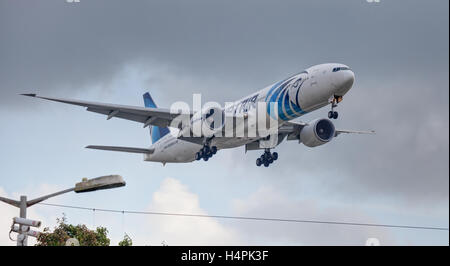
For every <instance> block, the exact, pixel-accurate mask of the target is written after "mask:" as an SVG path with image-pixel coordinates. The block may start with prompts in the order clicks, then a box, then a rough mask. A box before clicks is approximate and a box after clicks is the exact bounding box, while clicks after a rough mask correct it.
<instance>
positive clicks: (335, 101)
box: [328, 95, 342, 119]
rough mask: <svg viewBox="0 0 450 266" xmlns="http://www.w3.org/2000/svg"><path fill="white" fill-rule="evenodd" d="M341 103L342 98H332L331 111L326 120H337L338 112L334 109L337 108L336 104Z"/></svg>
mask: <svg viewBox="0 0 450 266" xmlns="http://www.w3.org/2000/svg"><path fill="white" fill-rule="evenodd" d="M340 101H342V96H336V95H334V96H333V99H332V100H331V101H330V102H331V111H329V112H328V118H329V119H337V118H338V112H336V111H334V108H335V107H337V104H338V103H339V102H340Z"/></svg>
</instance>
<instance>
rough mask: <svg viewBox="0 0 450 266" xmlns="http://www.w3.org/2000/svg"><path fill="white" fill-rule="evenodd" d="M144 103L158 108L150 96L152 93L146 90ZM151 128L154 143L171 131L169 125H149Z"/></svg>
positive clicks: (149, 106) (148, 106)
mask: <svg viewBox="0 0 450 266" xmlns="http://www.w3.org/2000/svg"><path fill="white" fill-rule="evenodd" d="M143 97H144V105H145V107H147V108H156V107H157V106H156V104H155V102H154V101H153V99H152V96H150V93H148V92H146V93H145V94H144V95H143ZM149 128H150V136H151V138H152V143H156V142H157V141H158V140H159V139H160V138H162V137H164V136H165V135H167V134H168V133H169V132H170V131H169V128H167V127H158V126H151V125H150V126H149Z"/></svg>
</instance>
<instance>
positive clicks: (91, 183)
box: [0, 175, 126, 246]
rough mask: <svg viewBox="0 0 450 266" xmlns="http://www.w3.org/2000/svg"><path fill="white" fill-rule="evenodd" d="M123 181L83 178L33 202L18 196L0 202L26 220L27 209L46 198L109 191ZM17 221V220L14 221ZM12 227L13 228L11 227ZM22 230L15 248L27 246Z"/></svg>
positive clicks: (112, 177) (109, 177) (115, 177)
mask: <svg viewBox="0 0 450 266" xmlns="http://www.w3.org/2000/svg"><path fill="white" fill-rule="evenodd" d="M125 184H126V183H125V181H124V180H123V178H122V177H121V176H120V175H108V176H101V177H97V178H92V179H87V178H83V181H81V182H79V183H76V184H75V187H73V188H69V189H65V190H62V191H59V192H56V193H52V194H49V195H45V196H42V197H39V198H36V199H33V200H28V201H27V196H20V200H19V201H17V200H13V199H9V198H4V197H0V201H3V202H5V203H8V204H10V205H12V206H14V207H17V208H19V209H20V218H23V219H26V218H27V208H28V207H31V206H33V205H34V204H37V203H39V202H42V201H44V200H46V199H48V198H51V197H55V196H58V195H61V194H64V193H67V192H71V191H75V192H76V193H83V192H91V191H96V190H102V189H110V188H116V187H123V186H125ZM15 220H17V219H15ZM13 227H14V226H13ZM23 228H28V227H26V226H24V225H21V224H19V228H18V233H19V236H20V237H17V246H26V245H27V233H26V231H25V230H23Z"/></svg>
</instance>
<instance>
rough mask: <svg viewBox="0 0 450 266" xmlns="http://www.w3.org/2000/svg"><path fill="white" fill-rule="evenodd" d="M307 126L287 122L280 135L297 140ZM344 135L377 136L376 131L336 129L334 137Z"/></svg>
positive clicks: (302, 123) (300, 123)
mask: <svg viewBox="0 0 450 266" xmlns="http://www.w3.org/2000/svg"><path fill="white" fill-rule="evenodd" d="M306 125H308V124H307V123H304V122H294V121H289V122H285V123H284V124H283V125H282V126H281V127H280V128H279V129H278V131H279V132H280V133H284V134H287V135H288V137H287V140H296V139H299V135H300V130H301V129H302V128H303V127H304V126H306ZM342 133H346V134H375V131H374V130H370V131H360V130H346V129H336V130H335V133H334V136H335V137H337V136H338V135H339V134H342Z"/></svg>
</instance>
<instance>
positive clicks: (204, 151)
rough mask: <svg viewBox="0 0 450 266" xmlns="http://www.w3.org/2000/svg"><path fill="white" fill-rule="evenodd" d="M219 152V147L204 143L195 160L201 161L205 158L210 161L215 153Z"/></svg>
mask: <svg viewBox="0 0 450 266" xmlns="http://www.w3.org/2000/svg"><path fill="white" fill-rule="evenodd" d="M216 153H217V147H216V146H212V147H210V146H209V145H204V146H203V148H201V149H200V151H199V152H197V153H196V154H195V160H197V161H199V160H201V159H202V158H203V160H204V161H208V160H209V158H211V157H212V156H213V155H214V154H216Z"/></svg>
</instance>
